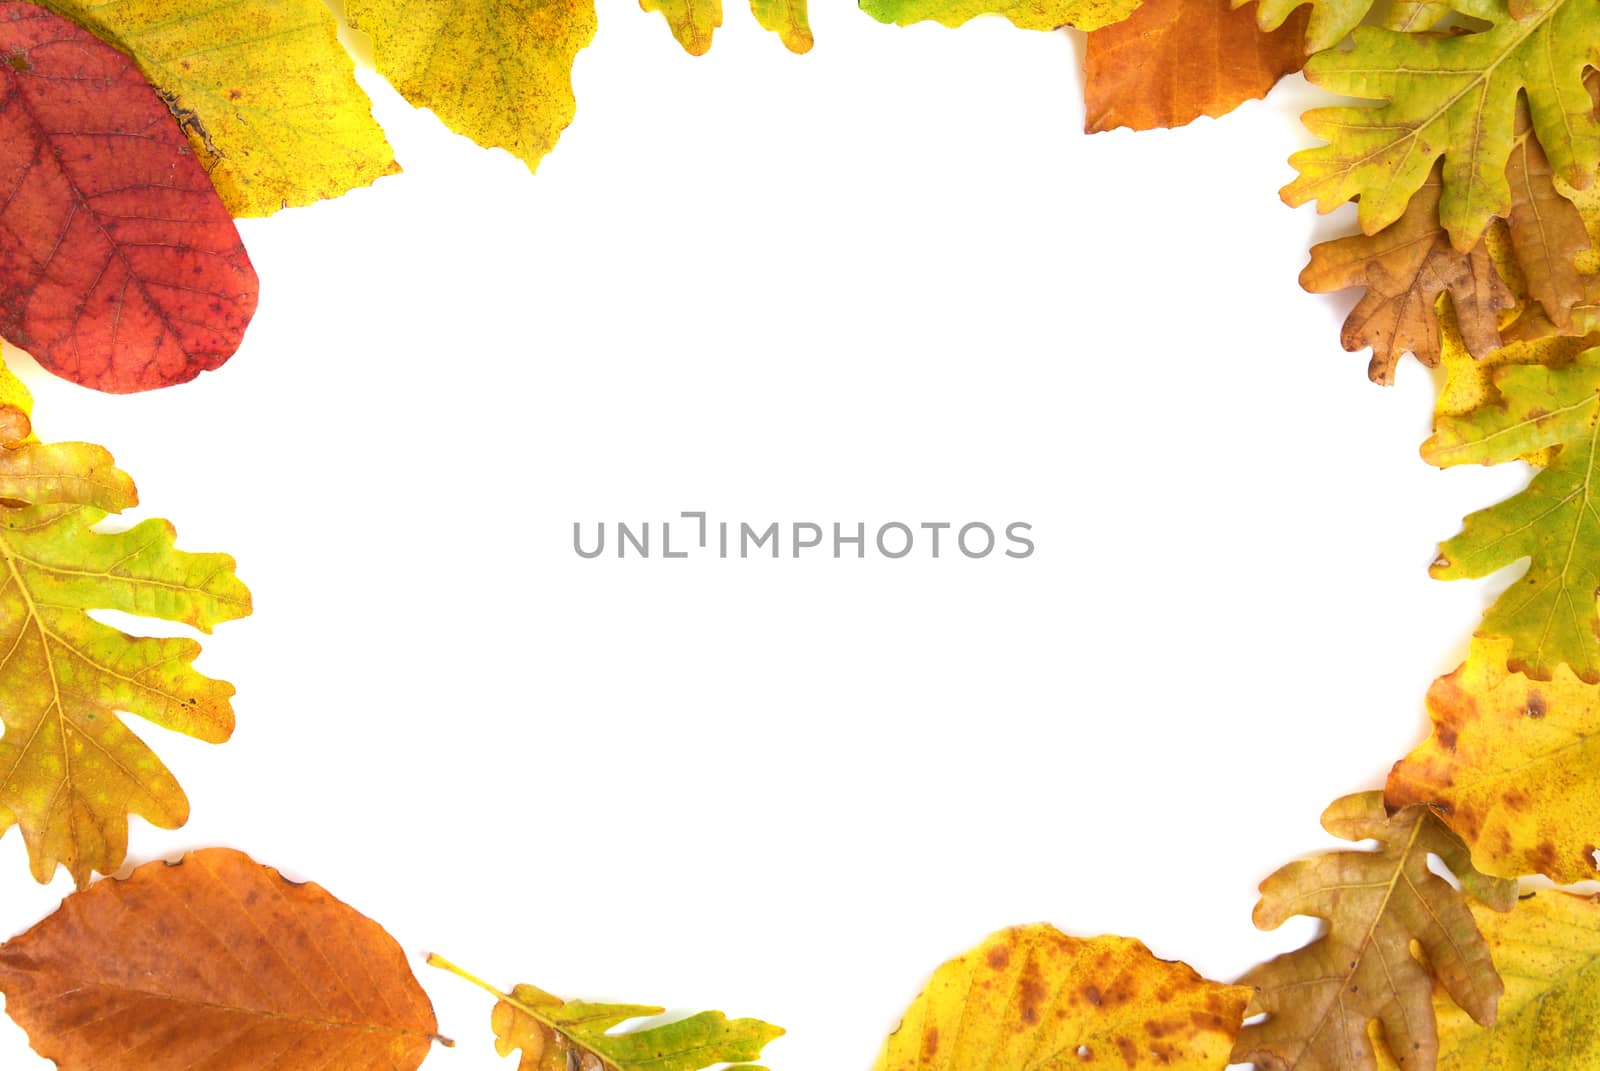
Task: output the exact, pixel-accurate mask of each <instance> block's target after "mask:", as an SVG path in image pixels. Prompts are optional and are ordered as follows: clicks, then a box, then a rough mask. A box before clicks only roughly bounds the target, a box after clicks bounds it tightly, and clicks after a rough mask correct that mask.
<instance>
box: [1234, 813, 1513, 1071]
mask: <svg viewBox="0 0 1600 1071" xmlns="http://www.w3.org/2000/svg"><path fill="white" fill-rule="evenodd" d="M1322 825H1323V828H1325V829H1326V830H1327V831H1328V832H1329V833H1332V834H1333V835H1334V836H1336V837H1342V838H1343V839H1345V840H1350V841H1360V840H1365V839H1367V838H1373V839H1375V840H1377V841H1378V847H1377V849H1376V850H1375V851H1370V852H1367V851H1344V852H1329V853H1327V854H1324V855H1319V856H1315V857H1313V858H1310V859H1302V860H1299V861H1297V862H1293V863H1290V864H1289V865H1288V866H1285V867H1283V868H1282V869H1280V870H1278V871H1277V872H1276V873H1274V874H1273V875H1272V876H1271V877H1269V878H1267V880H1266V881H1264V882H1262V883H1261V902H1260V903H1258V904H1257V905H1256V910H1255V916H1254V917H1255V924H1256V925H1257V926H1258V927H1260V928H1261V929H1263V930H1271V929H1276V928H1277V927H1278V926H1281V925H1282V924H1283V923H1284V921H1285V920H1287V919H1288V918H1290V917H1291V916H1294V915H1310V916H1312V917H1314V918H1320V919H1326V920H1327V922H1328V931H1327V933H1326V934H1325V935H1324V936H1322V937H1319V938H1317V939H1316V940H1315V941H1313V942H1311V943H1310V944H1308V945H1306V946H1305V947H1304V948H1300V949H1297V950H1296V951H1294V952H1289V953H1287V954H1285V955H1282V956H1279V957H1277V958H1276V959H1274V960H1271V961H1270V962H1267V963H1264V964H1262V965H1261V966H1259V967H1256V968H1255V969H1254V970H1252V971H1251V972H1250V973H1249V974H1247V975H1246V976H1245V977H1244V978H1242V979H1240V984H1242V985H1251V986H1255V987H1256V996H1255V999H1254V1000H1253V1001H1251V1003H1250V1008H1249V1010H1248V1012H1247V1013H1246V1014H1248V1015H1257V1014H1261V1013H1266V1019H1265V1020H1263V1021H1262V1022H1260V1023H1256V1024H1253V1025H1250V1026H1247V1027H1245V1028H1244V1030H1243V1032H1242V1033H1240V1035H1239V1043H1238V1044H1237V1045H1236V1046H1235V1047H1234V1050H1233V1061H1234V1062H1235V1063H1252V1062H1253V1063H1256V1064H1258V1065H1259V1066H1260V1068H1261V1069H1262V1071H1285V1069H1289V1068H1294V1069H1296V1071H1324V1069H1327V1071H1332V1069H1338V1071H1373V1069H1375V1068H1376V1067H1377V1063H1376V1057H1375V1056H1374V1053H1373V1047H1372V1038H1371V1036H1370V1035H1369V1028H1371V1027H1374V1026H1375V1027H1376V1031H1377V1034H1378V1036H1381V1037H1382V1038H1383V1040H1384V1041H1385V1042H1386V1043H1387V1044H1388V1046H1389V1047H1390V1049H1392V1050H1394V1051H1396V1052H1400V1053H1404V1054H1405V1055H1406V1067H1407V1068H1408V1069H1409V1071H1432V1068H1433V1067H1434V1061H1435V1057H1436V1055H1437V1053H1438V1041H1437V1037H1436V1035H1435V1029H1434V1017H1433V1000H1432V981H1431V978H1430V972H1431V976H1432V977H1434V978H1437V979H1438V980H1439V981H1440V983H1441V984H1442V985H1443V987H1444V990H1445V992H1447V993H1449V994H1450V996H1451V998H1452V999H1453V1000H1454V1001H1455V1002H1456V1003H1457V1004H1459V1005H1460V1006H1461V1007H1462V1008H1464V1009H1465V1010H1466V1011H1467V1013H1468V1014H1470V1015H1471V1016H1472V1017H1473V1019H1475V1020H1476V1021H1478V1022H1480V1023H1486V1024H1487V1023H1492V1022H1494V1017H1495V1004H1496V1002H1497V1001H1498V1000H1499V998H1500V993H1501V989H1502V987H1501V984H1500V979H1499V977H1497V976H1496V974H1495V971H1494V964H1493V963H1492V962H1491V961H1490V958H1489V949H1488V946H1487V945H1486V944H1485V943H1484V940H1483V938H1482V936H1481V935H1480V934H1479V933H1478V929H1477V926H1476V925H1475V924H1474V923H1473V920H1472V915H1471V913H1470V912H1469V911H1468V910H1467V903H1466V899H1465V897H1464V896H1463V895H1462V894H1461V893H1459V892H1457V891H1456V890H1455V889H1454V888H1452V887H1451V885H1450V883H1449V882H1447V881H1445V880H1444V879H1443V878H1441V877H1439V876H1437V875H1436V874H1433V873H1432V872H1431V871H1430V870H1429V869H1428V856H1429V855H1430V854H1434V855H1437V856H1438V857H1439V858H1440V859H1441V860H1443V862H1444V864H1445V866H1447V867H1449V869H1450V870H1451V872H1452V873H1454V874H1455V875H1456V877H1457V878H1458V879H1459V880H1460V882H1461V884H1462V886H1463V887H1464V888H1465V889H1466V890H1467V892H1468V893H1470V894H1471V895H1473V896H1475V897H1477V898H1478V899H1480V900H1483V901H1484V902H1486V903H1488V904H1489V905H1490V906H1492V907H1494V908H1496V909H1497V910H1501V911H1504V910H1508V909H1509V908H1510V907H1511V905H1512V904H1513V903H1514V902H1515V897H1516V884H1515V883H1514V882H1508V881H1504V880H1501V879H1498V878H1491V877H1486V876H1484V875H1482V874H1479V873H1478V872H1477V871H1476V870H1474V869H1473V868H1472V864H1471V861H1470V859H1469V858H1468V853H1467V849H1466V846H1465V845H1463V844H1462V843H1461V841H1460V839H1459V838H1457V837H1456V835H1455V834H1454V833H1452V832H1450V830H1449V829H1448V828H1446V827H1445V826H1444V825H1443V824H1442V823H1441V822H1440V821H1439V820H1438V819H1437V818H1436V817H1434V816H1433V815H1432V814H1431V813H1430V812H1429V811H1428V810H1427V809H1426V808H1420V807H1419V808H1412V809H1409V810H1405V811H1401V812H1400V813H1399V814H1396V815H1394V816H1393V817H1390V816H1389V815H1388V814H1387V812H1385V810H1384V807H1383V794H1382V793H1381V792H1364V793H1360V794H1358V795H1354V796H1346V797H1344V798H1343V799H1339V800H1335V801H1334V802H1333V804H1332V805H1331V806H1329V808H1328V809H1327V811H1326V812H1324V813H1323V816H1322ZM1412 942H1416V943H1417V944H1418V945H1420V946H1421V949H1422V955H1423V958H1424V959H1425V960H1426V964H1427V965H1426V966H1424V964H1423V962H1421V961H1419V959H1418V957H1416V956H1414V955H1413V954H1412V951H1411V945H1412Z"/></svg>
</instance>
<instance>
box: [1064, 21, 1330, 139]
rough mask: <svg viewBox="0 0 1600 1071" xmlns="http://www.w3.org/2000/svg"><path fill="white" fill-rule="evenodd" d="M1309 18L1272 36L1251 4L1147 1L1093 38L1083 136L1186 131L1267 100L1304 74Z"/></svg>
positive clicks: (1087, 63)
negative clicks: (1281, 82)
mask: <svg viewBox="0 0 1600 1071" xmlns="http://www.w3.org/2000/svg"><path fill="white" fill-rule="evenodd" d="M1308 17H1309V13H1308V12H1307V11H1306V10H1304V9H1302V10H1300V11H1297V12H1295V13H1294V14H1293V15H1291V16H1289V18H1288V20H1287V21H1286V22H1285V23H1284V24H1283V25H1282V26H1281V27H1279V28H1278V29H1276V30H1273V31H1271V32H1267V31H1264V30H1262V29H1260V27H1258V26H1257V25H1256V9H1255V5H1254V4H1251V5H1250V6H1249V7H1245V8H1241V9H1239V10H1237V11H1235V10H1232V9H1231V8H1230V7H1229V0H1144V3H1143V4H1141V5H1140V6H1139V9H1138V10H1137V11H1135V12H1134V13H1133V14H1132V15H1130V16H1129V17H1128V18H1126V19H1124V20H1123V21H1121V22H1117V23H1113V24H1112V25H1110V26H1106V27H1104V28H1103V29H1099V30H1095V31H1093V32H1092V33H1090V34H1089V50H1088V54H1087V56H1086V58H1085V61H1084V66H1085V84H1084V102H1085V105H1086V114H1085V117H1084V129H1085V130H1088V131H1089V132H1091V133H1095V132H1099V131H1103V130H1111V129H1114V128H1116V127H1119V126H1125V127H1129V128H1130V129H1133V130H1150V129H1152V128H1154V127H1171V126H1182V125H1184V124H1185V123H1188V122H1191V121H1193V120H1195V119H1198V118H1199V117H1200V116H1202V115H1210V116H1219V115H1226V114H1227V113H1228V112H1231V111H1233V109H1235V108H1237V107H1238V106H1239V105H1241V104H1243V103H1244V102H1245V101H1247V100H1256V99H1258V98H1260V97H1264V96H1266V95H1267V91H1268V90H1270V89H1271V88H1272V87H1273V86H1275V85H1277V83H1278V79H1280V78H1282V77H1283V76H1284V75H1286V74H1291V73H1293V72H1295V71H1298V70H1299V69H1300V68H1301V67H1303V66H1305V62H1306V49H1305V35H1306V21H1307V18H1308Z"/></svg>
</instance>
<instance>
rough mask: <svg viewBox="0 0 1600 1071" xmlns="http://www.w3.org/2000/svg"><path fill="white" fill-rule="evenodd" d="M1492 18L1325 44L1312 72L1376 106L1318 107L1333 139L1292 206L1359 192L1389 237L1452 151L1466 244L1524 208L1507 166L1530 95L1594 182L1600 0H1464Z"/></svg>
mask: <svg viewBox="0 0 1600 1071" xmlns="http://www.w3.org/2000/svg"><path fill="white" fill-rule="evenodd" d="M1452 6H1453V7H1455V8H1456V9H1457V10H1458V11H1460V12H1461V13H1462V14H1463V15H1467V16H1470V17H1472V18H1476V19H1479V20H1482V21H1483V22H1485V23H1487V24H1489V28H1488V29H1486V30H1482V31H1480V32H1474V33H1463V34H1455V35H1443V34H1416V33H1399V32H1396V31H1393V30H1383V29H1376V28H1373V27H1367V26H1363V27H1360V28H1359V29H1357V30H1356V31H1355V47H1354V48H1352V49H1350V50H1349V51H1341V50H1338V49H1332V50H1329V51H1327V52H1322V53H1319V54H1318V55H1316V56H1315V57H1313V58H1312V60H1311V61H1310V62H1309V63H1308V64H1306V77H1307V78H1308V79H1310V80H1311V81H1312V82H1314V83H1316V84H1317V85H1319V86H1322V87H1323V88H1324V89H1327V90H1330V91H1331V92H1334V93H1338V94H1341V95H1343V96H1350V97H1360V98H1363V99H1365V100H1372V101H1381V102H1382V103H1381V104H1379V105H1376V106H1362V107H1339V108H1318V109H1315V110H1313V111H1310V112H1307V113H1306V116H1305V123H1306V125H1307V127H1309V128H1310V130H1311V132H1312V133H1313V134H1316V135H1317V136H1318V137H1320V138H1322V139H1323V140H1325V141H1327V142H1328V144H1327V145H1324V146H1322V147H1320V148H1315V149H1307V150H1305V151H1303V152H1299V153H1296V154H1295V155H1294V157H1293V158H1292V159H1291V161H1290V162H1291V163H1293V164H1294V165H1295V167H1296V168H1298V169H1299V171H1300V177H1299V178H1298V179H1297V180H1296V181H1294V182H1293V183H1291V184H1290V185H1288V186H1286V187H1285V188H1284V190H1283V195H1284V199H1285V200H1286V201H1288V203H1289V204H1291V205H1300V204H1304V203H1306V202H1307V201H1312V200H1315V201H1317V202H1318V206H1319V207H1320V208H1321V210H1322V211H1324V212H1331V211H1332V210H1333V209H1335V208H1337V207H1338V206H1339V205H1341V204H1343V203H1344V202H1346V201H1348V200H1350V199H1352V198H1356V197H1359V198H1360V201H1361V211H1360V218H1361V228H1362V230H1363V231H1365V232H1366V233H1367V234H1376V233H1377V232H1378V231H1380V230H1382V229H1383V228H1385V227H1387V226H1388V225H1389V224H1391V223H1393V222H1394V221H1395V220H1397V219H1399V218H1400V217H1401V216H1402V215H1403V214H1404V212H1405V209H1406V204H1407V202H1409V201H1410V199H1411V196H1412V195H1413V194H1414V193H1415V192H1416V191H1417V190H1418V189H1420V188H1421V187H1422V185H1423V184H1424V183H1425V182H1426V181H1427V179H1428V176H1429V174H1430V173H1431V172H1432V171H1433V166H1434V161H1436V160H1438V159H1439V158H1440V157H1441V156H1442V157H1443V158H1444V196H1443V199H1442V200H1441V202H1440V209H1439V210H1440V218H1441V220H1442V222H1443V224H1444V228H1445V230H1447V231H1449V233H1450V237H1451V240H1452V241H1453V242H1454V244H1455V247H1456V248H1457V249H1459V250H1462V251H1463V252H1465V251H1467V250H1470V249H1472V248H1473V247H1474V246H1476V245H1477V244H1478V240H1479V239H1480V238H1481V237H1483V232H1484V230H1485V228H1487V227H1488V225H1489V222H1490V221H1491V220H1492V219H1494V218H1495V217H1497V216H1504V215H1505V214H1506V213H1507V212H1509V211H1510V208H1511V189H1510V186H1509V185H1508V184H1507V181H1506V164H1507V161H1508V158H1509V156H1510V154H1511V147H1512V142H1513V140H1514V137H1515V121H1516V118H1515V117H1516V106H1517V99H1518V95H1519V94H1525V95H1526V97H1527V101H1528V107H1529V113H1530V115H1531V117H1532V122H1533V131H1534V136H1535V137H1536V138H1537V139H1538V140H1539V143H1540V144H1541V146H1542V147H1543V149H1544V152H1545V154H1546V155H1547V156H1548V157H1549V159H1550V162H1551V163H1552V164H1553V165H1554V169H1555V172H1556V174H1558V175H1560V176H1561V177H1562V178H1563V179H1564V180H1565V181H1566V182H1567V183H1568V184H1570V185H1573V186H1580V187H1581V186H1587V185H1588V184H1589V183H1590V182H1591V181H1592V180H1593V178H1594V174H1595V169H1596V166H1597V165H1600V117H1597V116H1596V114H1595V108H1594V101H1593V100H1592V99H1591V98H1590V96H1589V92H1588V89H1587V87H1586V86H1585V84H1584V76H1585V70H1586V68H1587V67H1588V66H1589V65H1590V63H1591V58H1592V57H1593V56H1594V54H1595V52H1596V50H1597V49H1600V0H1526V2H1525V3H1522V4H1521V5H1520V8H1521V9H1519V10H1518V12H1517V17H1513V15H1512V14H1511V12H1509V11H1508V10H1507V0H1454V3H1453V5H1452Z"/></svg>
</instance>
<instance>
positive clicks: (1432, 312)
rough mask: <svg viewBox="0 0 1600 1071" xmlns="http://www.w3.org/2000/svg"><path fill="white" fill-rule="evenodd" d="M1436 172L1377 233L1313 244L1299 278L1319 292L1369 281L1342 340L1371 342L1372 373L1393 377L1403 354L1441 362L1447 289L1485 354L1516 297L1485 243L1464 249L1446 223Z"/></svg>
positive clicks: (1355, 345) (1356, 347) (1460, 322)
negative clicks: (1442, 221) (1443, 298)
mask: <svg viewBox="0 0 1600 1071" xmlns="http://www.w3.org/2000/svg"><path fill="white" fill-rule="evenodd" d="M1440 192H1441V184H1440V182H1439V180H1438V177H1437V173H1436V174H1435V177H1434V178H1433V179H1431V180H1430V181H1428V182H1427V183H1425V184H1423V186H1422V188H1421V189H1420V190H1419V191H1418V193H1417V196H1416V197H1414V198H1412V200H1411V203H1410V205H1408V206H1407V208H1406V212H1405V215H1403V216H1401V217H1400V219H1399V220H1397V221H1395V222H1394V223H1392V224H1391V225H1389V226H1388V227H1386V228H1384V229H1383V230H1381V231H1379V232H1378V233H1377V234H1373V235H1365V234H1357V235H1351V236H1349V237H1346V238H1339V239H1336V240H1334V241H1331V242H1323V243H1321V244H1319V245H1316V246H1314V247H1312V250H1311V262H1310V263H1309V264H1307V265H1306V267H1305V270H1304V271H1302V272H1301V273H1300V285H1301V286H1302V287H1304V288H1305V289H1306V290H1309V291H1311V292H1312V293H1315V294H1327V293H1332V292H1334V291H1337V290H1345V289H1351V288H1357V287H1359V288H1363V289H1365V290H1366V293H1365V294H1364V295H1363V296H1362V298H1361V301H1360V302H1359V303H1358V304H1357V305H1356V307H1355V308H1354V309H1353V310H1351V312H1350V316H1349V318H1348V319H1346V320H1345V323H1344V332H1343V334H1342V335H1341V336H1340V342H1341V343H1342V344H1343V345H1344V348H1345V349H1347V350H1349V351H1350V352H1352V353H1355V352H1358V351H1360V350H1363V349H1366V348H1368V347H1371V349H1372V360H1371V362H1370V363H1369V364H1368V365H1367V376H1368V377H1369V378H1370V379H1371V380H1372V381H1373V382H1374V383H1384V384H1388V383H1393V382H1394V374H1395V366H1396V365H1397V364H1398V363H1399V360H1400V358H1401V357H1402V356H1404V355H1405V354H1407V353H1411V354H1414V355H1415V356H1416V358H1417V359H1418V360H1419V361H1421V362H1422V363H1423V364H1425V365H1427V366H1429V367H1430V368H1431V367H1434V366H1436V365H1437V364H1438V363H1439V360H1440V353H1441V350H1442V339H1441V326H1440V321H1439V317H1438V313H1437V305H1438V302H1439V297H1440V295H1441V294H1445V293H1448V294H1449V295H1450V299H1451V302H1452V304H1453V307H1454V311H1455V323H1456V325H1457V328H1458V330H1459V331H1460V332H1461V335H1462V338H1463V341H1464V343H1465V345H1466V347H1467V349H1468V350H1469V351H1470V352H1471V353H1472V355H1473V356H1474V357H1482V356H1485V355H1486V354H1488V353H1489V352H1490V351H1492V350H1494V349H1497V348H1498V347H1499V346H1500V344H1501V340H1500V330H1499V316H1500V313H1501V312H1502V311H1503V310H1505V309H1509V308H1511V307H1512V306H1513V305H1515V304H1516V297H1515V296H1514V295H1513V294H1512V293H1511V291H1510V290H1509V289H1508V288H1507V287H1506V284H1505V283H1504V282H1503V281H1502V280H1501V278H1500V275H1499V273H1498V272H1497V271H1496V270H1495V266H1494V262H1493V261H1492V260H1491V258H1490V256H1489V251H1488V248H1487V246H1486V245H1485V243H1484V242H1483V241H1482V240H1480V241H1479V242H1478V244H1477V245H1475V246H1474V247H1473V248H1472V250H1471V252H1469V253H1460V252H1457V251H1456V249H1455V247H1454V246H1452V245H1451V244H1450V237H1449V235H1447V234H1446V233H1445V232H1444V229H1443V228H1442V227H1441V226H1440V225H1439V216H1438V206H1439V197H1440Z"/></svg>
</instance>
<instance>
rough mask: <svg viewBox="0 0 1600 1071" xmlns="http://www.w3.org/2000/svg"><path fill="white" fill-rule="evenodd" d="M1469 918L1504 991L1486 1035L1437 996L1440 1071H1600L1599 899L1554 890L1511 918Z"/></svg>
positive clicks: (1524, 903) (1391, 1066) (1385, 1063)
mask: <svg viewBox="0 0 1600 1071" xmlns="http://www.w3.org/2000/svg"><path fill="white" fill-rule="evenodd" d="M1472 914H1473V917H1474V918H1475V919H1476V920H1477V923H1478V928H1479V929H1480V930H1482V931H1483V936H1484V939H1485V940H1486V941H1488V943H1489V949H1490V951H1491V952H1492V953H1493V955H1494V963H1495V967H1496V968H1498V969H1499V971H1500V977H1501V978H1503V979H1505V986H1506V992H1505V996H1503V997H1501V998H1500V1014H1499V1017H1498V1019H1497V1020H1496V1021H1495V1025H1494V1026H1492V1027H1489V1028H1487V1029H1485V1028H1484V1027H1481V1026H1479V1025H1478V1024H1476V1023H1474V1022H1473V1021H1472V1020H1471V1018H1469V1017H1468V1016H1467V1015H1466V1014H1465V1013H1463V1012H1462V1011H1461V1009H1459V1008H1457V1007H1456V1006H1455V1005H1454V1004H1452V1003H1451V1002H1450V1000H1449V998H1448V997H1446V996H1445V995H1444V994H1443V993H1440V992H1435V994H1434V1010H1435V1012H1436V1014H1437V1015H1438V1017H1439V1065H1438V1066H1439V1071H1488V1069H1490V1068H1495V1069H1503V1071H1587V1069H1589V1068H1595V1067H1600V1030H1597V1029H1595V1025H1596V1020H1597V1018H1600V900H1597V899H1596V898H1595V897H1592V896H1574V895H1573V894H1572V893H1567V892H1561V891H1558V890H1549V891H1545V892H1538V893H1529V894H1527V895H1525V896H1524V897H1523V898H1522V900H1521V902H1520V903H1518V904H1517V909H1516V910H1515V911H1512V912H1510V913H1507V914H1500V913H1497V912H1493V911H1487V910H1485V909H1483V908H1482V907H1479V906H1478V905H1473V907H1472ZM1380 1055H1381V1056H1382V1059H1381V1060H1380V1066H1381V1067H1382V1068H1383V1071H1401V1068H1400V1065H1399V1064H1398V1063H1396V1061H1395V1059H1394V1057H1393V1055H1392V1054H1390V1053H1388V1052H1386V1051H1383V1052H1381V1053H1380ZM1405 1071H1411V1068H1410V1065H1409V1064H1408V1065H1407V1066H1406V1069H1405Z"/></svg>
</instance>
